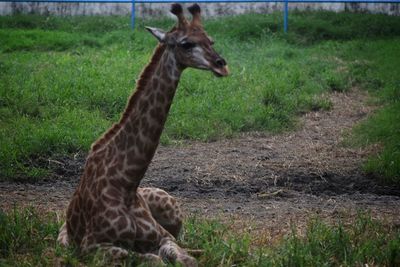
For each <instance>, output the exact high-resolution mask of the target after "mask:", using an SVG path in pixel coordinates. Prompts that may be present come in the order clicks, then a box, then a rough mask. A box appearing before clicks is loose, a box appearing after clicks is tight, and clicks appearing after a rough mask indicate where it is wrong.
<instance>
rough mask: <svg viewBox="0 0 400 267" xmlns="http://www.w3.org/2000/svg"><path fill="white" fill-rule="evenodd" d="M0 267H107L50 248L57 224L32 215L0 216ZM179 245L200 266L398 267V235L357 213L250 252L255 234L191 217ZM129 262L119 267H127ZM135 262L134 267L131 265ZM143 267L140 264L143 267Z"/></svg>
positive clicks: (97, 259) (313, 224)
mask: <svg viewBox="0 0 400 267" xmlns="http://www.w3.org/2000/svg"><path fill="white" fill-rule="evenodd" d="M0 222H1V224H0V265H1V266H39V265H40V266H55V265H57V264H64V265H67V266H82V261H83V262H84V263H85V264H86V265H87V266H108V265H107V264H109V263H108V262H107V259H106V258H104V257H103V256H102V255H101V254H99V253H97V254H94V255H90V256H88V257H85V258H78V255H77V253H76V252H74V250H73V248H69V249H65V248H61V247H59V246H57V245H56V242H55V240H56V238H57V234H58V233H57V231H58V227H59V226H60V223H59V222H58V221H57V220H56V216H54V214H45V215H43V214H39V213H38V212H37V211H36V210H34V209H32V208H29V209H21V210H19V209H14V210H12V211H9V212H3V211H0ZM232 227H233V228H232ZM184 229H185V231H184V232H183V233H182V235H181V237H180V239H179V243H180V244H181V246H183V247H186V248H192V249H195V248H197V249H201V250H203V251H204V252H203V254H202V255H201V256H200V257H199V258H198V262H199V265H200V266H364V265H369V266H398V265H399V264H400V232H399V230H398V229H397V230H396V229H392V228H390V227H389V228H388V227H387V226H386V225H385V224H383V222H382V221H378V220H374V219H372V218H371V216H369V215H368V214H366V213H360V214H359V215H358V216H357V217H356V218H355V219H354V221H352V222H351V224H344V223H342V222H340V221H338V222H336V223H334V224H327V223H325V222H323V221H322V220H321V219H318V218H314V219H310V221H309V224H308V226H307V228H306V230H305V232H304V234H300V233H299V232H298V231H297V230H296V226H295V225H293V226H292V231H291V232H290V233H289V234H288V235H287V236H285V237H283V238H281V239H279V240H275V241H274V245H271V244H260V245H259V246H257V247H255V246H254V245H253V244H252V243H253V241H252V238H253V236H254V235H255V233H249V234H238V233H237V229H235V228H234V225H229V224H228V225H226V224H221V223H219V222H217V221H212V220H211V221H210V220H204V219H199V218H195V217H192V218H190V219H189V220H188V221H187V222H186V224H185V227H184ZM132 260H135V257H131V258H129V259H128V260H127V261H126V262H125V263H124V265H123V266H130V264H131V263H132V262H131V261H132ZM135 263H138V262H137V260H136V261H135ZM144 265H146V264H144Z"/></svg>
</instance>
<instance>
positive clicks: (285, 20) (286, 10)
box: [283, 0, 289, 33]
mask: <svg viewBox="0 0 400 267" xmlns="http://www.w3.org/2000/svg"><path fill="white" fill-rule="evenodd" d="M288 6H289V2H288V0H285V3H284V5H283V31H284V32H285V33H287V31H288V15H289V14H288V13H289V7H288Z"/></svg>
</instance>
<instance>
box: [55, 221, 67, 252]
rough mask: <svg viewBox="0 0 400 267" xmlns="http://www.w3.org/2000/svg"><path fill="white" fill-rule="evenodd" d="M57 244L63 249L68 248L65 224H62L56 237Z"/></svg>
mask: <svg viewBox="0 0 400 267" xmlns="http://www.w3.org/2000/svg"><path fill="white" fill-rule="evenodd" d="M57 243H58V244H60V245H61V246H63V247H68V246H69V239H68V232H67V223H64V224H63V225H62V226H61V228H60V233H59V234H58V237H57Z"/></svg>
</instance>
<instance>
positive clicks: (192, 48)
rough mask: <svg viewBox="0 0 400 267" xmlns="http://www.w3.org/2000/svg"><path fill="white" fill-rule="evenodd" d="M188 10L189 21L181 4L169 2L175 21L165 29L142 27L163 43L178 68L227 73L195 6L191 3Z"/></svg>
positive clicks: (198, 8)
mask: <svg viewBox="0 0 400 267" xmlns="http://www.w3.org/2000/svg"><path fill="white" fill-rule="evenodd" d="M188 10H189V12H190V13H191V14H192V21H188V20H186V18H185V16H184V14H183V10H182V6H181V5H179V4H173V5H172V7H171V13H173V14H174V15H175V16H177V18H178V24H177V25H176V26H175V27H174V28H173V29H172V30H170V31H169V32H165V31H163V30H161V29H157V28H152V27H146V29H147V30H149V31H150V32H151V33H152V34H153V35H154V36H155V37H156V38H157V39H158V41H159V42H160V43H162V44H165V45H166V46H167V48H168V51H170V52H172V53H173V54H174V55H175V59H176V60H177V63H178V64H179V65H180V66H181V67H182V68H187V67H192V68H196V69H204V70H210V71H212V72H213V73H214V74H215V75H216V76H218V77H222V76H227V75H228V73H229V71H228V67H227V64H226V61H225V59H223V58H222V57H221V56H220V55H219V54H218V53H217V52H216V51H215V50H214V48H213V47H212V46H213V44H214V41H213V40H212V39H211V37H210V36H208V35H207V33H206V32H205V31H204V29H203V26H202V24H201V16H200V12H201V10H200V7H199V5H197V4H194V5H192V6H190V7H189V8H188Z"/></svg>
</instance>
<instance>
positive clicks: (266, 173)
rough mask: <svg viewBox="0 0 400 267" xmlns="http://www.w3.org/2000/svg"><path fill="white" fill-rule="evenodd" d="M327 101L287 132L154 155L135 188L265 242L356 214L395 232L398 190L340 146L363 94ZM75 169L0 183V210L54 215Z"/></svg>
mask: <svg viewBox="0 0 400 267" xmlns="http://www.w3.org/2000/svg"><path fill="white" fill-rule="evenodd" d="M329 98H330V99H331V101H332V102H333V109H332V110H330V111H315V112H310V113H307V114H305V115H304V116H303V117H302V118H301V121H300V123H299V127H298V130H297V131H294V132H290V133H285V134H280V135H267V134H263V133H248V134H244V135H242V136H240V137H237V138H234V139H228V140H220V141H217V142H212V143H200V142H188V143H186V144H185V145H182V146H178V147H160V148H159V149H158V151H157V152H156V155H155V157H154V160H153V162H152V164H151V166H150V168H149V170H148V172H147V174H146V177H145V179H144V180H143V185H146V186H156V187H160V188H163V189H165V190H167V191H168V192H170V193H171V194H172V195H175V196H177V197H178V198H180V199H181V202H182V205H183V207H184V209H185V210H186V211H187V212H188V213H192V214H199V215H201V216H206V217H208V218H215V217H218V218H223V219H224V220H231V221H232V220H233V221H236V222H242V223H243V222H244V223H245V224H247V223H248V222H251V223H253V224H254V225H255V226H254V227H255V228H263V229H264V230H267V231H269V233H272V234H271V235H279V234H280V233H282V232H286V230H287V229H289V228H290V222H296V223H297V224H305V223H306V221H307V220H308V218H309V217H310V216H314V215H318V216H321V217H324V218H332V219H334V218H337V217H338V216H339V217H340V216H342V215H343V214H347V215H346V216H350V217H351V216H353V215H354V214H355V213H356V212H357V211H358V210H370V211H371V213H372V215H373V216H374V217H384V218H386V219H388V220H390V221H391V222H392V223H395V224H400V218H399V216H398V214H400V188H394V187H388V186H384V185H380V184H379V183H377V182H376V180H374V179H373V178H371V177H368V176H367V175H365V174H364V173H363V172H362V169H361V165H362V162H363V160H365V159H366V157H367V156H368V155H369V154H370V153H372V152H373V151H374V150H376V149H375V148H374V147H371V148H369V149H359V148H350V147H347V146H344V145H342V141H343V140H342V139H343V136H345V134H346V133H347V132H348V131H349V130H350V129H351V128H352V127H353V126H354V125H355V124H356V123H357V122H359V121H360V120H362V119H363V118H365V117H366V116H367V115H368V113H370V112H371V110H372V109H373V108H372V107H370V106H366V105H365V102H366V98H367V96H366V94H365V93H364V92H361V91H358V90H353V91H352V92H349V93H332V94H331V95H329ZM83 162H84V156H83V155H76V157H74V158H68V159H62V158H61V159H57V160H50V161H49V163H48V164H51V166H52V167H53V169H54V170H55V171H54V175H56V176H59V177H58V178H59V179H56V182H49V181H44V182H41V183H37V184H18V183H9V182H8V183H4V182H3V183H0V207H1V208H5V209H9V208H10V207H13V206H14V205H18V206H26V205H33V206H36V207H37V208H39V209H41V210H53V211H57V212H60V214H62V213H63V212H64V210H65V208H66V205H67V204H68V201H69V198H70V196H71V195H72V193H73V191H74V189H75V186H76V184H77V182H78V179H79V173H80V171H79V169H80V168H82V166H83ZM49 180H50V179H49ZM284 229H286V230H284ZM273 233H275V234H273Z"/></svg>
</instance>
